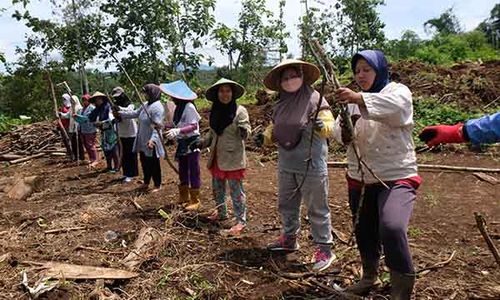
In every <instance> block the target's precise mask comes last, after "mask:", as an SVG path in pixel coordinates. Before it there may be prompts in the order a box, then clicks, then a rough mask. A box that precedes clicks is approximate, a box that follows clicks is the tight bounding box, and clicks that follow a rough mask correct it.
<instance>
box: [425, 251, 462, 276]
mask: <svg viewBox="0 0 500 300" xmlns="http://www.w3.org/2000/svg"><path fill="white" fill-rule="evenodd" d="M455 254H457V251H453V252H452V253H451V255H450V257H448V259H447V260H445V261H441V262H438V263H435V264H433V265H432V266H429V267H426V268H423V269H421V270H418V271H417V274H422V273H424V272H426V271H432V270H436V269H439V268H442V267H444V266H446V265H447V264H449V263H450V262H451V260H452V259H453V258H454V257H455Z"/></svg>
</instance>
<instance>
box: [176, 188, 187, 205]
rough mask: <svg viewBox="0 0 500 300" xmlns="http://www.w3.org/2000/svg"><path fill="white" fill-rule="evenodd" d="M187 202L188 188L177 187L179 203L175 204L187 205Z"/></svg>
mask: <svg viewBox="0 0 500 300" xmlns="http://www.w3.org/2000/svg"><path fill="white" fill-rule="evenodd" d="M188 202H189V186H187V185H179V201H178V202H177V204H180V205H183V206H184V205H187V204H188Z"/></svg>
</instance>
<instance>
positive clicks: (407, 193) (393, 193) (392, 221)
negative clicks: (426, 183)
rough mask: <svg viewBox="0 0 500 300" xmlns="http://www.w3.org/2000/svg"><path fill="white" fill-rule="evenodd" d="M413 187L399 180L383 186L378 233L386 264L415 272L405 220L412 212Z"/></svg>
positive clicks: (402, 271)
mask: <svg viewBox="0 0 500 300" xmlns="http://www.w3.org/2000/svg"><path fill="white" fill-rule="evenodd" d="M415 199H416V191H415V189H414V188H413V187H411V186H408V185H404V184H399V185H394V186H392V187H391V188H390V190H385V189H384V190H382V191H381V192H380V194H379V197H378V203H379V208H378V209H379V216H380V225H379V226H380V227H379V231H380V236H381V239H382V244H383V246H384V254H385V260H386V265H387V266H388V267H389V268H390V269H391V270H395V271H398V272H401V273H414V271H415V270H414V268H413V263H412V259H411V254H410V247H409V245H408V235H407V232H408V224H409V223H410V218H411V214H412V212H413V204H414V202H415Z"/></svg>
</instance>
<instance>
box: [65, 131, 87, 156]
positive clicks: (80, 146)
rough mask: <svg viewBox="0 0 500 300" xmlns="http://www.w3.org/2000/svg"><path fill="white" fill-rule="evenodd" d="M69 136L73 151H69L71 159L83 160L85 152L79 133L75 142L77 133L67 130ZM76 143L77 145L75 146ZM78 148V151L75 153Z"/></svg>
mask: <svg viewBox="0 0 500 300" xmlns="http://www.w3.org/2000/svg"><path fill="white" fill-rule="evenodd" d="M68 135H69V138H70V139H71V148H72V149H73V153H71V159H72V160H77V157H78V160H85V152H84V150H83V142H82V140H81V139H80V134H78V139H79V140H78V143H77V134H76V133H75V132H71V133H70V132H68ZM77 144H78V147H77ZM77 149H78V153H77ZM77 154H78V155H77Z"/></svg>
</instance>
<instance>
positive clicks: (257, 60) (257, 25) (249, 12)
mask: <svg viewBox="0 0 500 300" xmlns="http://www.w3.org/2000/svg"><path fill="white" fill-rule="evenodd" d="M284 4H285V3H284V2H283V1H282V3H280V5H283V6H284ZM241 5H242V9H241V11H240V13H239V17H238V27H237V28H229V27H228V26H226V25H225V24H220V23H219V24H218V25H217V27H216V29H215V30H214V31H213V34H212V36H213V38H214V39H215V41H216V47H217V49H218V50H219V51H220V52H221V53H224V54H225V55H227V56H228V60H229V70H228V71H229V73H233V72H238V73H239V76H240V80H241V81H242V83H253V82H257V81H258V78H259V76H260V72H261V71H262V67H263V65H264V64H265V63H266V61H267V59H268V58H269V56H270V54H271V52H272V51H269V45H278V47H279V49H278V52H279V53H280V55H281V54H282V53H284V51H285V49H284V47H283V46H284V40H285V38H286V37H287V36H288V33H286V32H285V31H284V26H283V23H282V22H283V21H282V20H281V21H279V18H278V21H274V22H273V21H272V20H271V18H272V17H273V13H272V12H271V11H269V10H268V9H267V8H266V6H265V0H243V1H242V3H241ZM271 48H272V47H271ZM274 52H276V50H274Z"/></svg>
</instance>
